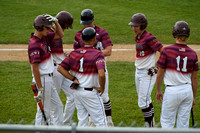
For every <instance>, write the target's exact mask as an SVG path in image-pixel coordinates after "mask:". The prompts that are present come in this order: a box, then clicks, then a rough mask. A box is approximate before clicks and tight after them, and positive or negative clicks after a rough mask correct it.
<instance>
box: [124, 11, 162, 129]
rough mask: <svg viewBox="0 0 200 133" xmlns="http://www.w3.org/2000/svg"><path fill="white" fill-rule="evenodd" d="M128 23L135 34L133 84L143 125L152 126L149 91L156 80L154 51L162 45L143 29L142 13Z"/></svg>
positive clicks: (144, 25)
mask: <svg viewBox="0 0 200 133" xmlns="http://www.w3.org/2000/svg"><path fill="white" fill-rule="evenodd" d="M128 25H130V26H131V27H132V30H133V31H134V33H135V34H136V37H135V41H136V60H135V67H136V72H135V84H136V89H137V94H138V106H139V107H140V108H141V109H142V112H143V115H144V119H145V126H146V127H153V126H154V124H155V123H154V108H153V104H152V100H151V92H152V90H153V87H154V84H155V81H156V72H157V69H156V68H155V61H156V52H157V51H159V52H160V51H161V50H162V47H163V45H162V44H161V43H160V42H159V41H158V40H157V39H156V38H155V37H154V36H153V35H152V34H151V33H150V32H148V31H146V30H145V28H146V27H147V18H146V16H145V15H144V14H142V13H137V14H134V15H133V16H132V18H131V22H130V23H129V24H128Z"/></svg>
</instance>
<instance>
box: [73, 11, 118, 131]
mask: <svg viewBox="0 0 200 133" xmlns="http://www.w3.org/2000/svg"><path fill="white" fill-rule="evenodd" d="M80 23H81V24H82V25H83V26H84V28H83V29H81V30H80V31H78V32H77V33H76V35H75V40H74V49H78V48H81V47H84V45H85V43H84V41H83V40H82V38H81V34H82V31H83V30H84V29H85V28H86V27H92V28H94V29H95V31H96V33H97V35H96V41H95V46H94V47H95V48H96V49H98V50H101V51H102V52H103V54H104V56H105V59H106V58H107V56H110V55H111V52H112V46H113V44H112V42H111V40H110V36H109V35H108V32H107V31H106V30H105V29H103V28H101V27H99V26H96V25H94V24H93V23H94V14H93V11H92V10H90V9H85V10H83V11H82V12H81V21H80ZM105 70H106V71H105V74H106V84H105V91H104V94H103V95H102V96H101V97H102V99H103V102H104V108H105V113H106V119H107V124H108V126H109V127H113V126H114V124H113V122H112V117H111V102H110V99H109V96H108V87H109V78H108V70H107V68H106V69H105ZM89 125H92V121H90V119H89Z"/></svg>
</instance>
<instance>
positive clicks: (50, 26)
mask: <svg viewBox="0 0 200 133" xmlns="http://www.w3.org/2000/svg"><path fill="white" fill-rule="evenodd" d="M45 27H47V28H49V29H51V28H53V26H52V25H45Z"/></svg>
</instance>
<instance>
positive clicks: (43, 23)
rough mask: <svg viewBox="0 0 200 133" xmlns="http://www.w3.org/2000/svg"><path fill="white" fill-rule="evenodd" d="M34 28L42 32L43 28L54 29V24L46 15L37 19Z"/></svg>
mask: <svg viewBox="0 0 200 133" xmlns="http://www.w3.org/2000/svg"><path fill="white" fill-rule="evenodd" d="M33 26H34V28H35V29H36V30H38V31H42V30H43V27H47V28H52V22H50V21H49V20H48V19H47V18H46V16H45V14H43V15H39V16H37V17H36V18H35V20H34V23H33Z"/></svg>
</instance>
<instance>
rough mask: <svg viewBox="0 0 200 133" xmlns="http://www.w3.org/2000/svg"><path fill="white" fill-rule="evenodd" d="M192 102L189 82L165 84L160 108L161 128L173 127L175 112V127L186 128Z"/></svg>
mask: <svg viewBox="0 0 200 133" xmlns="http://www.w3.org/2000/svg"><path fill="white" fill-rule="evenodd" d="M192 103H193V91H192V86H191V84H184V85H177V86H170V87H168V86H166V89H165V93H164V96H163V102H162V110H161V118H160V122H161V126H162V128H174V125H175V119H176V114H177V122H176V127H177V128H188V127H189V118H190V110H191V108H192Z"/></svg>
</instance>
